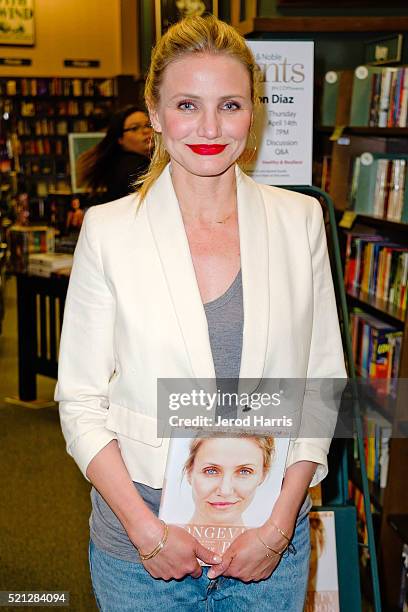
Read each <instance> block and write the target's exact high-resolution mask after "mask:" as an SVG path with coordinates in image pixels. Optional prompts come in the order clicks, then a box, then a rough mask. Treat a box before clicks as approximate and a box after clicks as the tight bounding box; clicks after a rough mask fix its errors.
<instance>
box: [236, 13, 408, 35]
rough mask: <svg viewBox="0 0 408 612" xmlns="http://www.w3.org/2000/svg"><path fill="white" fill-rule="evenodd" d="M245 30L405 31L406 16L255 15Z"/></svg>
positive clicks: (247, 32) (407, 21)
mask: <svg viewBox="0 0 408 612" xmlns="http://www.w3.org/2000/svg"><path fill="white" fill-rule="evenodd" d="M245 30H246V31H245V32H241V33H245V34H249V33H250V32H251V33H254V32H274V33H289V32H293V33H296V32H298V33H313V32H316V33H317V32H338V33H341V34H343V35H347V33H348V32H396V31H397V32H406V31H408V17H404V16H401V17H358V16H357V17H354V16H353V17H342V16H335V17H255V18H254V19H249V20H247V21H246V22H245Z"/></svg>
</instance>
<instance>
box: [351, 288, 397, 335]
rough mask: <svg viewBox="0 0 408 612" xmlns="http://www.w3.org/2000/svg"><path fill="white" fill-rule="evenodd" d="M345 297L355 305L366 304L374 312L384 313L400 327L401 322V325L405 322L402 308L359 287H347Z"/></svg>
mask: <svg viewBox="0 0 408 612" xmlns="http://www.w3.org/2000/svg"><path fill="white" fill-rule="evenodd" d="M347 297H348V298H349V299H350V300H351V301H352V302H354V303H355V304H357V305H359V304H360V305H361V306H368V307H369V309H371V310H372V311H373V312H374V313H375V314H379V315H381V316H382V315H385V316H386V317H387V318H388V319H392V321H393V323H394V324H397V325H398V327H401V324H402V325H403V324H404V322H405V314H406V313H405V311H404V310H402V309H401V308H397V306H394V305H393V304H390V303H389V302H386V301H385V300H381V299H379V298H377V297H375V296H373V295H370V294H368V293H365V292H364V291H361V290H360V289H349V290H348V291H347ZM367 310H368V308H367Z"/></svg>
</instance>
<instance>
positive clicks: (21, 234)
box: [8, 225, 55, 274]
mask: <svg viewBox="0 0 408 612" xmlns="http://www.w3.org/2000/svg"><path fill="white" fill-rule="evenodd" d="M54 250H55V230H54V228H52V227H47V226H40V225H31V226H18V225H13V227H12V228H11V230H10V259H9V262H8V263H9V271H10V272H12V273H14V274H18V273H20V272H27V268H28V258H29V255H31V254H33V253H47V252H52V251H54Z"/></svg>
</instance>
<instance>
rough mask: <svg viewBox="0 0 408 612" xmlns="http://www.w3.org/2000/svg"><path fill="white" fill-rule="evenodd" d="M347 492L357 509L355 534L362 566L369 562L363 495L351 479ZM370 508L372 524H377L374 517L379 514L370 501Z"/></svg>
mask: <svg viewBox="0 0 408 612" xmlns="http://www.w3.org/2000/svg"><path fill="white" fill-rule="evenodd" d="M348 493H349V499H350V500H351V501H353V503H354V505H355V507H356V511H357V535H358V541H359V544H362V545H363V546H361V547H360V562H361V565H362V566H363V567H366V566H367V565H368V562H369V558H370V555H369V551H368V531H367V520H366V514H365V509H364V495H363V492H362V491H361V489H360V487H358V486H357V485H356V484H355V483H354V482H353V481H352V480H349V482H348ZM370 510H371V514H372V516H373V520H374V521H375V522H374V526H375V525H376V524H377V521H376V519H377V518H378V516H379V513H378V511H377V510H376V508H375V506H374V504H373V503H370Z"/></svg>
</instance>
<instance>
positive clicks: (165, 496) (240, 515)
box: [159, 431, 289, 555]
mask: <svg viewBox="0 0 408 612" xmlns="http://www.w3.org/2000/svg"><path fill="white" fill-rule="evenodd" d="M202 435H203V434H202V432H201V436H202ZM189 436H190V437H187V438H186V437H183V438H181V437H177V438H176V437H172V438H171V440H170V446H169V453H168V457H167V465H166V472H165V479H164V485H163V493H162V498H161V504H160V512H159V517H160V518H161V519H162V520H164V521H165V522H166V523H168V524H173V525H178V526H180V527H183V528H184V529H186V530H187V531H188V532H189V533H190V534H191V535H192V536H193V537H195V538H196V539H197V540H198V541H199V542H200V543H201V544H202V545H203V546H205V547H206V548H208V549H210V550H212V551H214V552H217V553H218V554H220V555H223V554H224V553H225V551H226V550H227V549H228V547H229V546H230V545H231V543H232V542H233V541H234V539H235V538H236V537H237V536H239V535H240V534H241V533H244V531H246V530H247V529H249V528H254V527H260V526H261V525H262V524H263V523H264V522H265V521H266V520H267V519H268V518H269V516H270V514H271V512H272V509H273V506H274V504H275V501H276V500H277V498H278V496H279V493H280V490H281V486H282V480H283V476H284V470H285V464H286V457H287V452H288V447H289V438H288V437H286V438H281V437H275V438H274V437H272V436H267V435H266V434H265V435H263V434H262V435H258V434H255V433H254V434H248V433H242V434H240V435H236V436H235V437H233V438H231V437H226V436H225V435H223V434H219V433H217V434H214V435H211V436H208V434H207V436H206V437H199V436H200V434H199V433H198V432H193V431H191V432H190V433H189Z"/></svg>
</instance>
